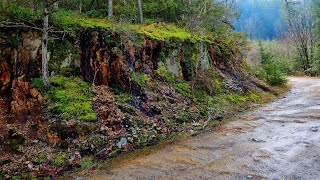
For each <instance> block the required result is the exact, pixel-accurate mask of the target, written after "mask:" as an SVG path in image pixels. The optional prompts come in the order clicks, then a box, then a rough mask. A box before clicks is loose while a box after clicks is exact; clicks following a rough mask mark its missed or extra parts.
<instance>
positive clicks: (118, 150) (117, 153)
mask: <svg viewBox="0 0 320 180" xmlns="http://www.w3.org/2000/svg"><path fill="white" fill-rule="evenodd" d="M120 152H121V149H120V148H118V147H116V148H114V149H113V150H112V151H111V152H110V153H109V155H108V156H109V157H115V156H117V155H119V153H120Z"/></svg>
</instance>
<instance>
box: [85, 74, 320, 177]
mask: <svg viewBox="0 0 320 180" xmlns="http://www.w3.org/2000/svg"><path fill="white" fill-rule="evenodd" d="M290 83H291V85H292V90H291V91H290V92H289V93H288V94H287V95H286V96H285V97H283V98H281V99H279V100H277V101H276V102H274V103H271V104H268V105H266V106H264V107H262V108H259V109H258V110H256V111H253V112H250V113H246V114H245V115H242V116H240V117H239V118H238V120H236V121H233V122H230V123H228V124H226V125H225V126H223V127H222V128H221V130H219V131H218V132H212V133H206V134H203V135H199V136H198V137H193V138H190V139H188V140H186V141H183V142H179V143H178V144H175V145H172V146H168V147H165V148H163V149H161V150H158V151H156V152H153V153H151V154H149V155H145V156H141V157H137V158H134V159H132V160H128V161H126V162H125V163H121V162H120V163H119V164H117V165H115V166H114V167H112V168H111V169H108V170H106V171H103V170H102V171H100V172H98V174H95V175H93V176H91V177H89V179H93V180H103V179H121V180H125V179H190V180H194V179H219V180H220V179H308V180H310V179H320V79H316V78H291V79H290Z"/></svg>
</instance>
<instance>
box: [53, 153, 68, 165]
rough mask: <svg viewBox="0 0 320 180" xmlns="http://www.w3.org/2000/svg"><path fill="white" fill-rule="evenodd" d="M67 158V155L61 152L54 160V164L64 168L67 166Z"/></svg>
mask: <svg viewBox="0 0 320 180" xmlns="http://www.w3.org/2000/svg"><path fill="white" fill-rule="evenodd" d="M67 158H68V154H67V153H64V152H60V153H58V154H57V155H56V157H55V158H54V159H53V160H52V164H53V165H54V166H56V167H63V166H64V165H66V161H67Z"/></svg>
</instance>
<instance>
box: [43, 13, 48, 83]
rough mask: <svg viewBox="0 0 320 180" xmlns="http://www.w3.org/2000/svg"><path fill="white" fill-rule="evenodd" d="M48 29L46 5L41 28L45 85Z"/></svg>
mask: <svg viewBox="0 0 320 180" xmlns="http://www.w3.org/2000/svg"><path fill="white" fill-rule="evenodd" d="M48 31H49V11H48V7H45V8H44V14H43V29H42V79H43V84H44V85H45V86H49V75H48V74H49V71H48V60H47V51H48Z"/></svg>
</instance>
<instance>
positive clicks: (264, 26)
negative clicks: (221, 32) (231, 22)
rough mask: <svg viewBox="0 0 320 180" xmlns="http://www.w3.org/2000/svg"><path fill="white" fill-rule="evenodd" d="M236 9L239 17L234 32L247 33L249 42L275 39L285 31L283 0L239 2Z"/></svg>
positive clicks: (243, 0)
mask: <svg viewBox="0 0 320 180" xmlns="http://www.w3.org/2000/svg"><path fill="white" fill-rule="evenodd" d="M237 9H238V10H239V12H241V16H240V19H239V20H238V21H237V23H236V30H237V31H242V32H245V33H247V34H248V38H249V39H251V40H256V39H263V40H272V39H277V38H278V37H279V36H281V34H282V33H283V32H285V31H286V25H285V19H284V16H283V9H284V4H283V0H239V1H238V2H237Z"/></svg>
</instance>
